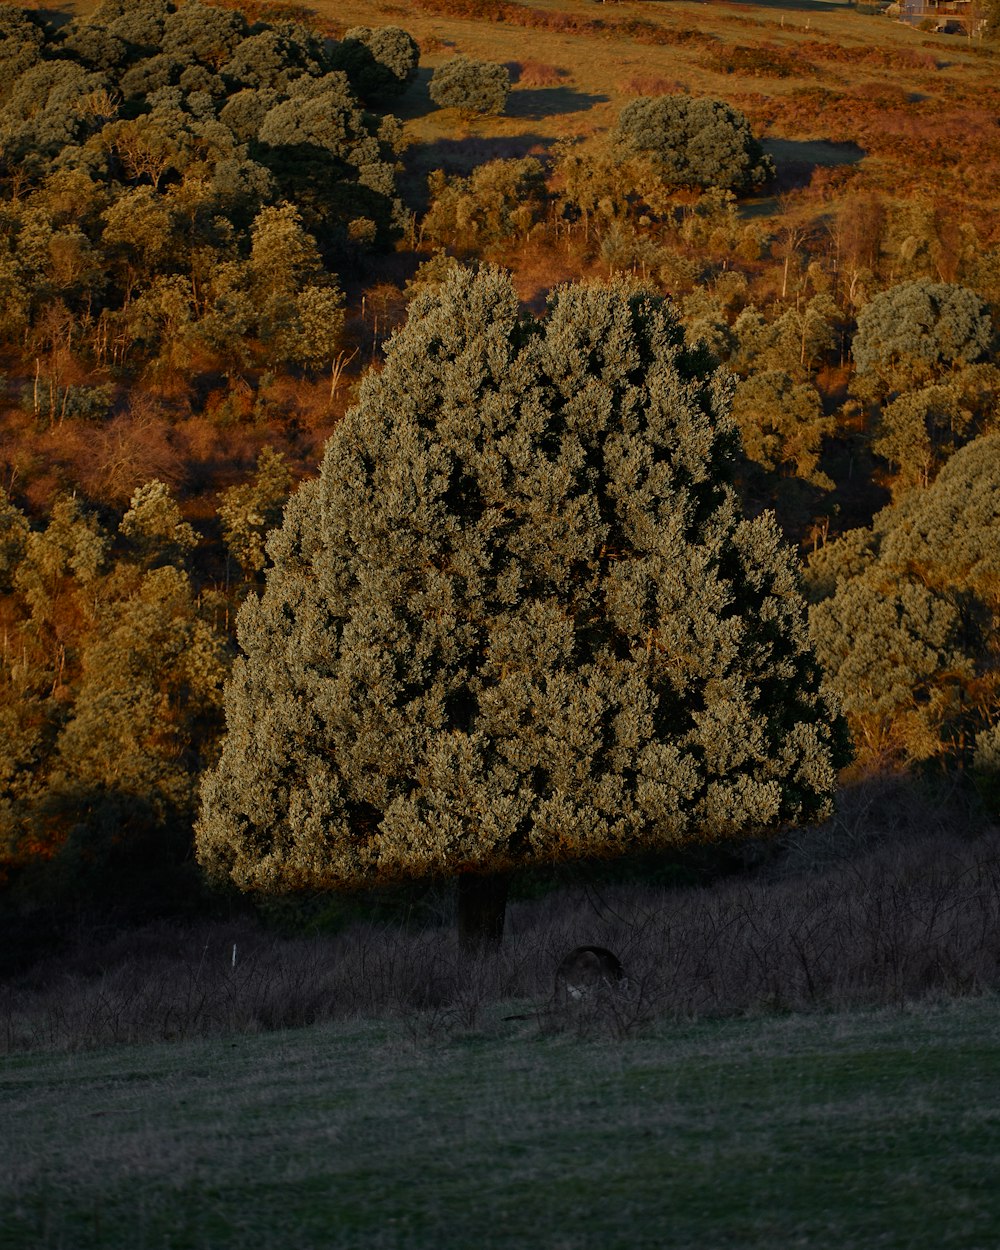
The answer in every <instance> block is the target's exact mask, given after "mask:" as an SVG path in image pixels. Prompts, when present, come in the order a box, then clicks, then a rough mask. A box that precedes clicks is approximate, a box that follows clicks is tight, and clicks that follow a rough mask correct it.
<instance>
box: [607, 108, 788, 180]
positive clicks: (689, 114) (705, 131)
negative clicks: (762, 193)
mask: <svg viewBox="0 0 1000 1250" xmlns="http://www.w3.org/2000/svg"><path fill="white" fill-rule="evenodd" d="M614 138H615V143H616V145H617V146H619V148H620V151H621V153H622V154H623V155H627V154H629V153H636V154H642V155H646V156H650V157H653V158H654V159H655V161H656V164H657V168H658V173H659V177H660V179H661V180H662V182H664V183H665V184H666V185H668V186H674V187H722V188H728V189H730V190H733V191H743V190H747V189H749V188H750V187H753V186H756V185H757V184H759V183H762V182H766V181H767V179H768V178H771V177H773V175H774V162H773V161H772V160H771V158H770V157H769V156H766V155H765V154H764V151H763V149H762V147H761V145H760V143H759V142H758V140H757V139H755V138H754V136H753V133H752V132H751V130H750V123H749V122H748V121H747V119H746V117H744V115H743V114H742V113H741V112H739V110H738V109H734V108H733V107H732V106H731V105H728V104H724V103H723V102H722V101H721V100H709V99H692V98H691V97H690V96H684V95H672V96H671V95H665V96H655V97H652V98H650V97H646V96H640V97H639V98H638V99H636V100H631V101H630V102H629V103H628V104H626V105H625V107H624V108H623V109H622V111H621V113H620V114H619V115H618V125H617V127H616V130H615V136H614Z"/></svg>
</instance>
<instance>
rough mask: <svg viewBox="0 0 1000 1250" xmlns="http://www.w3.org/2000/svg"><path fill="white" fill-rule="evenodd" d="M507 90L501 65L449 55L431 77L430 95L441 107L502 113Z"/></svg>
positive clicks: (506, 75) (471, 112) (505, 71)
mask: <svg viewBox="0 0 1000 1250" xmlns="http://www.w3.org/2000/svg"><path fill="white" fill-rule="evenodd" d="M509 92H510V76H509V75H508V73H507V69H506V67H505V66H503V65H497V64H495V63H494V62H492V61H474V60H472V59H471V58H470V57H467V56H456V57H452V59H451V60H450V61H446V62H445V63H444V64H443V65H440V66H438V68H437V69H436V70H435V71H434V74H433V76H432V78H431V85H430V93H431V99H432V100H433V101H434V103H435V104H437V105H438V106H439V107H440V108H453V109H458V110H459V112H461V113H467V114H473V113H484V114H490V113H494V114H496V113H502V112H503V110H504V106H505V105H506V103H507V96H508V94H509Z"/></svg>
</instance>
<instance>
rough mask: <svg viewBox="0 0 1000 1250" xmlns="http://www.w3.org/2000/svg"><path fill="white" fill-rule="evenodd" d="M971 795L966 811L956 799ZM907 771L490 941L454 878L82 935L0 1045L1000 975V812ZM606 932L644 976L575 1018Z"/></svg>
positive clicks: (809, 992) (674, 1009)
mask: <svg viewBox="0 0 1000 1250" xmlns="http://www.w3.org/2000/svg"><path fill="white" fill-rule="evenodd" d="M956 814H957V815H956ZM956 819H961V806H960V805H957V806H956V803H954V802H949V803H943V804H941V805H939V806H938V807H937V809H936V810H935V808H934V807H933V806H928V804H927V802H926V799H925V800H924V801H921V799H920V797H919V796H914V797H910V798H907V791H906V790H905V789H903V788H901V787H896V786H893V785H891V784H888V783H885V782H881V783H877V784H876V783H868V784H867V785H863V786H859V787H857V788H856V789H855V791H854V792H853V793H852V795H851V796H850V799H849V800H848V801H847V802H846V803H845V805H844V807H843V810H842V812H841V814H840V815H839V816H838V817H837V819H836V820H835V821H832V822H830V823H829V824H828V825H827V826H825V827H823V828H821V829H819V830H816V831H813V832H812V833H810V834H808V835H806V834H802V835H799V836H797V837H790V838H789V839H788V840H787V843H786V845H785V847H784V849H783V850H782V851H781V852H780V853H778V854H774V853H771V854H761V857H760V862H759V863H758V864H757V865H756V866H755V867H754V868H752V870H749V871H746V872H744V873H741V874H738V875H735V876H732V877H729V878H726V879H722V880H719V881H716V882H715V883H714V884H710V885H709V884H705V885H702V884H695V885H689V886H672V887H670V886H663V885H655V884H650V883H649V881H648V878H647V880H646V882H645V883H644V882H642V881H639V882H637V881H635V880H633V881H624V882H622V881H620V882H618V883H614V882H609V881H608V880H607V876H606V875H605V878H604V880H603V882H601V881H596V882H595V879H594V878H593V876H592V875H591V876H590V877H589V878H588V877H587V876H586V875H582V874H578V875H577V879H576V880H575V881H574V880H572V879H570V880H569V881H567V882H566V883H565V884H563V885H562V886H560V887H559V888H557V889H555V890H554V891H553V892H551V893H548V894H546V895H545V896H544V897H541V898H536V899H522V900H521V901H515V902H514V903H513V904H512V905H511V907H510V909H509V918H508V933H507V938H506V940H505V943H504V947H503V950H502V951H501V952H500V954H499V955H497V956H496V957H493V958H490V959H486V960H482V961H475V960H470V959H468V958H467V957H465V956H463V955H462V954H461V953H460V952H459V951H458V949H457V947H456V943H455V937H454V931H453V925H452V923H451V914H450V908H451V906H452V903H451V898H450V894H449V893H448V891H447V889H442V890H441V891H439V892H437V893H435V892H432V893H431V894H430V895H429V896H428V898H429V900H430V905H431V906H430V910H428V907H427V904H426V903H425V905H424V909H423V912H422V913H421V917H420V918H419V921H417V922H414V923H411V924H404V923H400V922H393V923H376V922H372V921H367V922H359V923H354V924H352V925H351V926H350V927H348V928H347V929H346V930H345V931H343V932H342V933H339V934H336V935H333V936H315V937H284V936H279V935H278V934H276V933H275V932H274V931H273V930H268V929H267V928H266V927H264V926H262V925H260V924H258V923H256V922H253V921H251V920H248V919H245V918H244V919H240V920H237V921H234V922H232V923H219V922H213V923H208V922H204V923H200V924H196V925H189V926H178V925H172V924H165V923H160V924H154V925H150V926H148V927H146V928H144V929H139V930H135V931H130V932H124V933H118V934H115V933H112V934H109V935H107V936H106V937H104V938H100V937H99V936H98V937H95V936H94V935H86V936H85V937H83V938H81V940H80V941H79V942H78V943H76V944H75V945H74V946H72V947H71V948H70V949H68V950H66V951H63V952H61V953H59V954H58V955H51V956H49V957H48V958H47V959H45V960H43V961H41V962H39V963H38V964H36V965H35V966H34V967H33V968H32V969H30V970H29V971H28V972H25V973H23V974H22V975H21V976H20V978H18V979H16V980H14V981H12V982H11V983H10V984H9V985H8V986H7V987H6V988H5V989H4V990H3V991H2V994H0V1050H4V1051H7V1052H13V1051H18V1050H24V1049H66V1050H72V1049H77V1048H87V1047H94V1046H102V1045H107V1044H111V1043H123V1042H124V1043H136V1042H149V1041H159V1040H164V1039H167V1040H170V1039H182V1038H191V1037H198V1036H212V1035H218V1034H224V1033H255V1032H259V1031H262V1030H270V1029H280V1028H292V1027H298V1026H302V1025H308V1024H313V1023H317V1022H320V1021H325V1020H337V1019H344V1018H353V1017H364V1018H378V1017H385V1016H396V1017H398V1016H402V1017H405V1018H408V1019H411V1020H413V1021H415V1022H416V1023H415V1024H414V1027H415V1028H420V1029H428V1028H429V1029H431V1030H438V1031H440V1030H444V1031H445V1032H447V1031H448V1030H449V1029H452V1028H467V1027H471V1026H473V1025H474V1024H475V1022H476V1020H477V1019H478V1018H479V1016H480V1015H481V1013H482V1012H483V1011H484V1010H486V1009H488V1008H490V1009H492V1008H494V1007H496V1005H497V1004H504V1003H507V1004H512V1005H511V1006H510V1008H509V1010H511V1011H513V1012H516V1013H521V1014H525V1015H526V1016H527V1017H528V1018H531V1019H535V1020H537V1021H538V1023H539V1025H540V1027H542V1028H543V1029H546V1030H547V1029H551V1028H554V1027H555V1028H560V1027H563V1026H565V1025H566V1024H567V1023H569V1024H572V1025H574V1027H583V1028H586V1029H591V1028H597V1029H598V1030H610V1031H611V1032H612V1033H614V1034H616V1035H624V1034H628V1033H630V1032H633V1031H634V1030H636V1029H638V1028H641V1027H642V1026H644V1025H646V1024H648V1023H649V1022H650V1021H653V1020H655V1019H658V1018H668V1019H671V1018H700V1017H714V1016H728V1015H733V1014H740V1013H746V1012H757V1011H761V1010H763V1011H776V1010H777V1011H789V1010H795V1011H799V1010H813V1009H817V1008H824V1009H826V1008H832V1007H836V1008H841V1007H847V1006H858V1005H869V1006H870V1005H898V1004H902V1003H905V1002H907V1001H911V1000H917V999H920V998H923V997H926V996H928V995H932V996H933V995H948V996H953V995H964V994H972V993H978V992H981V991H983V990H986V989H989V988H996V987H998V986H1000V831H997V830H995V829H994V830H986V831H980V832H978V833H977V835H976V836H970V835H968V834H965V833H963V832H956V831H955V830H956ZM587 943H592V944H598V945H601V946H606V947H608V948H610V949H611V950H613V951H615V952H616V953H617V954H618V955H619V956H620V957H621V960H622V963H623V964H624V966H625V968H626V972H627V974H628V978H629V981H628V988H627V989H626V990H625V991H624V992H623V993H615V994H608V995H604V996H601V997H599V998H598V999H595V1000H593V1001H591V1002H589V1003H587V1004H584V1008H583V1009H582V1010H579V1009H578V1010H576V1011H574V1012H573V1013H571V1015H570V1016H569V1017H567V1016H566V1014H565V1013H559V1012H557V1011H555V1010H554V1009H553V1006H552V1002H551V994H552V989H553V973H554V970H555V968H556V966H557V965H558V963H559V961H560V960H561V958H562V957H563V955H565V953H566V952H567V951H568V950H571V949H572V948H573V947H575V946H577V945H581V944H587Z"/></svg>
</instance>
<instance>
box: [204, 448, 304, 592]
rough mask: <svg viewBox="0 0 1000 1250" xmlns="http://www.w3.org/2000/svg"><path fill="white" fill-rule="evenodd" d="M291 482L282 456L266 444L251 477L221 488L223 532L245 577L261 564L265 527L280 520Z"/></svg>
mask: <svg viewBox="0 0 1000 1250" xmlns="http://www.w3.org/2000/svg"><path fill="white" fill-rule="evenodd" d="M291 485H292V478H291V474H290V473H289V472H288V466H287V465H286V464H285V458H284V456H282V455H281V453H280V452H276V451H272V450H271V449H270V447H265V448H264V450H263V451H262V452H261V453H260V455H259V456H258V458H257V472H256V474H255V475H254V477H253V478H252V480H251V481H249V482H243V483H241V484H240V485H239V486H230V487H229V489H228V490H225V491H223V492H222V496H221V498H220V501H219V519H220V520H221V521H222V536H223V538H224V540H225V543H226V547H227V548H228V550H229V554H230V555H231V556H232V557H233V559H234V560H235V561H236V563H237V564H238V565H239V566H240V568H241V569H242V570H243V572H244V575H245V577H246V579H247V580H248V581H249V580H251V579H252V578H253V577H254V576H255V575H256V574H257V573H259V572H260V571H261V570H262V569H263V567H264V563H265V557H264V540H265V537H266V535H267V532H268V530H271V529H273V528H274V527H275V525H277V524H278V522H279V521H280V520H281V510H282V508H283V507H284V506H285V503H286V501H287V499H288V492H289V490H290V489H291Z"/></svg>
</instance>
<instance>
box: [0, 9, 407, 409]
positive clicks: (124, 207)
mask: <svg viewBox="0 0 1000 1250" xmlns="http://www.w3.org/2000/svg"><path fill="white" fill-rule="evenodd" d="M2 12H3V14H4V16H3V21H4V23H5V26H6V38H5V41H4V57H5V62H6V66H7V70H6V72H5V74H4V77H3V86H2V87H0V92H2V95H0V172H2V175H3V178H4V184H5V187H6V189H7V197H8V198H7V201H6V207H5V212H4V214H3V217H2V220H0V272H2V274H3V278H4V283H3V296H2V301H0V334H3V335H4V336H5V337H7V338H8V339H16V338H17V337H18V336H28V337H29V338H30V339H31V340H32V341H33V344H34V346H35V351H36V354H37V355H38V357H39V359H40V360H41V361H43V362H44V363H45V374H46V375H47V376H46V378H45V382H46V384H47V391H48V393H49V394H50V396H51V399H52V402H51V403H50V405H49V407H50V415H55V413H56V411H58V409H59V407H61V405H62V404H63V401H64V400H65V398H66V390H67V387H68V386H70V385H71V382H70V379H69V377H68V372H67V369H66V368H65V367H61V365H62V366H65V365H66V363H67V361H66V359H65V358H66V356H67V354H69V355H75V356H77V357H78V358H79V357H80V356H83V357H84V358H89V360H90V361H91V362H93V363H96V364H97V365H99V366H108V365H110V366H112V367H117V368H120V367H122V366H125V365H128V364H135V363H142V362H147V361H156V362H158V363H159V365H160V367H161V368H162V369H166V370H171V369H172V370H177V369H185V368H189V367H190V366H191V364H192V363H193V362H194V361H195V360H196V359H198V358H199V357H206V356H207V357H209V358H211V357H214V358H216V359H217V360H218V361H219V362H220V363H221V365H222V366H223V367H224V368H225V369H227V370H228V371H232V370H235V369H240V368H245V367H246V365H247V364H248V363H250V361H251V360H253V359H254V358H255V355H257V345H258V344H259V347H260V352H259V359H260V360H261V361H262V362H263V363H267V364H272V365H274V364H281V363H293V364H294V363H298V364H300V365H304V366H306V367H309V368H321V367H323V366H324V365H328V364H329V363H330V361H331V359H332V357H333V355H334V353H335V351H336V348H337V343H338V334H339V326H340V313H339V311H338V308H339V304H340V299H341V297H340V294H339V290H338V281H337V276H336V268H338V267H339V266H340V265H341V264H342V263H344V262H345V261H348V260H349V258H350V256H351V254H352V252H353V251H356V250H357V248H359V247H362V246H365V245H369V244H383V243H387V242H389V241H390V240H392V239H393V238H394V237H396V235H397V234H398V232H399V230H400V228H401V226H402V224H403V220H404V217H403V209H402V205H401V203H400V200H399V198H398V194H397V190H396V185H395V164H394V162H395V149H394V144H395V142H396V135H397V127H396V125H395V123H394V120H393V119H390V118H379V117H377V116H375V115H373V114H369V113H366V112H365V111H364V110H363V109H362V107H361V105H360V104H359V102H358V100H357V98H356V96H355V95H354V93H353V90H352V86H351V81H352V80H357V82H358V83H359V84H360V85H361V86H363V87H364V89H365V91H366V96H367V95H368V94H369V93H370V94H372V95H379V96H380V97H382V96H386V95H388V94H391V92H390V91H389V85H390V80H391V83H392V84H393V89H394V90H396V91H397V92H398V91H399V90H402V89H405V86H406V85H407V83H408V82H409V81H410V80H411V78H412V74H413V71H414V68H415V62H416V50H415V47H414V45H413V42H412V40H410V39H409V37H408V36H406V35H405V34H404V33H403V32H394V31H391V30H390V31H389V32H370V31H369V32H364V31H355V32H353V34H352V38H351V39H348V40H346V41H345V42H344V43H343V44H340V45H333V46H332V47H331V48H329V49H328V48H327V47H326V46H325V45H324V42H323V40H321V39H320V38H319V37H318V36H317V35H316V34H315V33H314V32H312V31H310V30H308V29H306V28H304V27H302V26H299V25H297V24H295V23H292V22H285V23H279V24H276V25H274V24H268V23H263V22H258V23H256V24H253V25H251V24H250V23H248V22H247V21H246V20H245V19H244V18H243V16H242V15H241V14H240V13H238V12H233V11H230V10H226V9H218V8H212V7H208V6H205V5H202V4H200V3H199V2H198V0H188V3H186V4H184V5H183V6H182V7H179V8H178V7H176V6H174V5H173V4H172V3H168V2H166V0H130V2H129V3H122V2H119V0H109V3H107V4H104V5H102V6H101V7H100V8H98V9H97V10H96V11H95V12H94V13H93V14H91V15H90V16H89V17H86V18H78V19H74V20H73V21H71V22H69V23H68V24H66V25H65V26H62V27H58V28H57V27H55V26H45V25H42V24H40V23H39V21H38V19H37V18H36V17H35V16H34V15H32V14H31V13H27V12H21V11H20V10H17V9H13V8H10V7H8V6H4V8H3V10H2ZM359 53H364V55H365V56H368V58H369V60H370V61H371V65H370V66H366V65H365V64H361V63H359ZM341 64H343V65H344V66H345V67H346V68H347V70H348V72H347V73H345V72H344V70H343V69H341V68H337V67H338V66H339V65H341ZM379 73H381V77H379ZM69 372H71V371H69ZM64 374H66V375H67V376H63V375H64Z"/></svg>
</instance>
